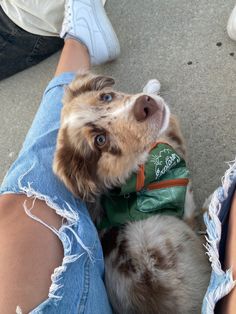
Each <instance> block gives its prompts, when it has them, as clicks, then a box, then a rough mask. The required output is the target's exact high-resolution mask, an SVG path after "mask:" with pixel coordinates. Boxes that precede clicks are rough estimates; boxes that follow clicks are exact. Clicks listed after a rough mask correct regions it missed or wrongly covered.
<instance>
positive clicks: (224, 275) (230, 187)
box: [202, 160, 236, 314]
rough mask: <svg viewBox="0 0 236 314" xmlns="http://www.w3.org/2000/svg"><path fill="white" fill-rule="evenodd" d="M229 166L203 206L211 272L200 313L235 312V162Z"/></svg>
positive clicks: (229, 313)
mask: <svg viewBox="0 0 236 314" xmlns="http://www.w3.org/2000/svg"><path fill="white" fill-rule="evenodd" d="M229 165H230V168H229V169H228V170H227V171H226V172H225V174H224V176H223V179H222V185H221V186H220V187H219V188H218V189H217V190H216V191H215V192H214V193H213V194H212V196H211V197H210V203H209V204H208V205H207V204H205V206H206V205H207V207H205V206H204V208H208V212H207V213H206V214H205V215H204V218H205V223H206V227H207V242H208V243H207V245H206V247H207V251H208V252H207V254H208V255H209V260H210V262H211V266H212V272H211V280H210V283H209V286H208V289H207V292H206V295H205V298H204V300H203V307H202V314H205V313H213V312H214V313H219V314H221V313H224V314H225V313H226V314H227V313H228V314H231V313H234V312H235V304H233V303H232V301H233V300H235V299H234V298H235V289H234V290H233V288H234V287H235V281H234V280H235V248H234V243H235V228H234V225H235V222H236V220H235V217H236V215H235V210H236V197H235V191H236V160H235V161H234V162H231V163H229ZM208 200H209V199H208ZM207 203H208V202H207ZM231 291H232V293H231V294H229V293H230V292H231ZM228 294H229V296H228V297H226V296H227V295H228Z"/></svg>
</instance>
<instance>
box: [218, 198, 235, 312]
mask: <svg viewBox="0 0 236 314" xmlns="http://www.w3.org/2000/svg"><path fill="white" fill-rule="evenodd" d="M235 243H236V192H235V193H234V197H233V201H232V205H231V208H230V214H229V224H228V232H227V241H226V249H225V269H230V268H231V269H232V273H233V278H234V280H235V279H236V246H235ZM235 309H236V288H234V289H233V290H232V291H231V292H230V293H229V294H228V295H227V296H226V297H224V298H223V300H222V302H221V304H220V312H221V313H224V314H234V313H235Z"/></svg>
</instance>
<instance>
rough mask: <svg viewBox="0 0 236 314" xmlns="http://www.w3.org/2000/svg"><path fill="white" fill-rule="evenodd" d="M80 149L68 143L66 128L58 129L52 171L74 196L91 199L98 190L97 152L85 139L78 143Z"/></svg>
mask: <svg viewBox="0 0 236 314" xmlns="http://www.w3.org/2000/svg"><path fill="white" fill-rule="evenodd" d="M79 146H80V150H79V151H78V150H76V149H75V148H73V147H72V146H71V145H70V142H69V141H68V137H67V136H66V130H60V132H59V137H58V144H57V149H56V152H55V156H54V161H53V171H54V173H55V174H56V175H57V176H58V177H59V178H60V180H61V181H62V182H63V183H64V184H65V185H66V187H67V188H68V189H69V190H70V191H71V192H72V193H73V194H74V196H76V197H80V198H81V199H83V200H86V201H92V200H93V199H94V196H95V195H97V194H98V193H99V192H100V190H99V188H98V186H99V185H98V182H97V175H96V172H97V168H96V167H97V163H98V159H99V158H100V156H99V152H98V151H96V150H95V151H94V150H92V149H91V147H90V146H89V145H88V143H87V142H86V140H81V142H80V143H79Z"/></svg>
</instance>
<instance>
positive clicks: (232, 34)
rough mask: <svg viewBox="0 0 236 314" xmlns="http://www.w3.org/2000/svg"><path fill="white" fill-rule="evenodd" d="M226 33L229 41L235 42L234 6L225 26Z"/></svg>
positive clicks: (235, 17)
mask: <svg viewBox="0 0 236 314" xmlns="http://www.w3.org/2000/svg"><path fill="white" fill-rule="evenodd" d="M227 32H228V35H229V37H230V38H231V39H233V40H236V6H235V7H234V9H233V11H232V13H231V14H230V17H229V20H228V24H227Z"/></svg>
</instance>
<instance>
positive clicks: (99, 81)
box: [66, 72, 115, 101]
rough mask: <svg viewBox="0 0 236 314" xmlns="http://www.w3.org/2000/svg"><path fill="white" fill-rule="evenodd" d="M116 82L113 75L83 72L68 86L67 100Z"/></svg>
mask: <svg viewBox="0 0 236 314" xmlns="http://www.w3.org/2000/svg"><path fill="white" fill-rule="evenodd" d="M114 84H115V81H114V79H113V78H112V77H108V76H103V75H97V76H96V75H94V74H91V73H89V72H88V73H83V74H79V75H77V77H76V78H75V80H74V81H73V82H72V83H71V84H70V85H69V86H68V88H67V91H66V97H67V98H66V101H70V100H71V99H73V98H74V97H77V96H79V95H81V94H83V93H86V92H91V91H98V90H102V89H103V88H105V87H111V86H113V85H114Z"/></svg>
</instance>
